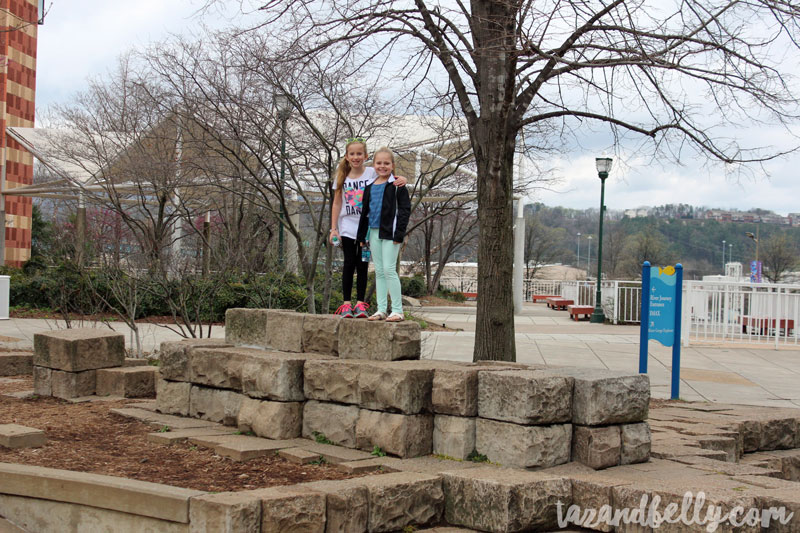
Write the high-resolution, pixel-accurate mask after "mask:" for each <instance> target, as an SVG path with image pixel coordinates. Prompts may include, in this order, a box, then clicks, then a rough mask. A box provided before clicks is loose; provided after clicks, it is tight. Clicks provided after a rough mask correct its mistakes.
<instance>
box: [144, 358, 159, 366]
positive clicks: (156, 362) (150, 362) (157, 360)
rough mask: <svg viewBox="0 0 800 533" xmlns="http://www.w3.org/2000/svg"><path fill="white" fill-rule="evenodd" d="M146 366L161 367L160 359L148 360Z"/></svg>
mask: <svg viewBox="0 0 800 533" xmlns="http://www.w3.org/2000/svg"><path fill="white" fill-rule="evenodd" d="M147 364H148V365H149V366H161V359H148V360H147Z"/></svg>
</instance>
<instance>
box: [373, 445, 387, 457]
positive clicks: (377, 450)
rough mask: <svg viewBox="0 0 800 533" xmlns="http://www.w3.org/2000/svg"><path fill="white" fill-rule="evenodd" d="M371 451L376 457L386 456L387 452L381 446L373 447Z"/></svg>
mask: <svg viewBox="0 0 800 533" xmlns="http://www.w3.org/2000/svg"><path fill="white" fill-rule="evenodd" d="M371 453H372V455H374V456H375V457H386V452H385V451H383V450H382V449H381V447H380V446H375V447H373V448H372V452H371Z"/></svg>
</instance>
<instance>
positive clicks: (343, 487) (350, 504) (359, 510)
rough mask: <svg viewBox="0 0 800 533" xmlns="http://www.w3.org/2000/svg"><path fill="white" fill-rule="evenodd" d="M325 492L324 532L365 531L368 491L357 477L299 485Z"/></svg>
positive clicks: (347, 532)
mask: <svg viewBox="0 0 800 533" xmlns="http://www.w3.org/2000/svg"><path fill="white" fill-rule="evenodd" d="M299 486H301V487H305V488H308V489H311V490H314V491H317V492H321V493H323V494H325V507H326V512H325V513H326V524H325V531H326V533H366V531H367V523H368V522H367V521H368V519H369V493H368V491H367V488H366V487H365V486H364V485H363V484H361V483H360V480H358V479H348V480H342V481H314V482H311V483H303V484H302V485H299Z"/></svg>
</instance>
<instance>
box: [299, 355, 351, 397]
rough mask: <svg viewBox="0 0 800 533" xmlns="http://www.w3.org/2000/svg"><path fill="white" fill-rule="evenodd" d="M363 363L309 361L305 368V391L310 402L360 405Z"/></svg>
mask: <svg viewBox="0 0 800 533" xmlns="http://www.w3.org/2000/svg"><path fill="white" fill-rule="evenodd" d="M362 366H363V362H362V361H355V360H345V361H343V360H339V359H330V360H308V361H306V363H305V366H304V367H303V391H304V394H305V397H306V398H307V399H309V400H320V401H323V402H337V403H346V404H353V405H358V403H359V401H360V395H359V389H358V376H359V374H360V373H361V367H362Z"/></svg>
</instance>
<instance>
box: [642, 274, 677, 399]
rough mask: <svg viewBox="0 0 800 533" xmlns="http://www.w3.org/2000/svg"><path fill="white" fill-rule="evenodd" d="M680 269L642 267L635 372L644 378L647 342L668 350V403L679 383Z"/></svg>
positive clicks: (675, 395) (674, 395)
mask: <svg viewBox="0 0 800 533" xmlns="http://www.w3.org/2000/svg"><path fill="white" fill-rule="evenodd" d="M682 291H683V266H681V264H680V263H678V264H677V265H675V266H674V267H673V266H667V267H663V268H662V267H650V262H648V261H645V262H644V264H643V265H642V309H641V315H640V317H641V329H640V331H641V333H640V337H639V372H640V373H642V374H647V356H648V353H647V345H648V342H649V341H650V339H654V340H657V341H658V342H660V343H661V344H663V345H664V346H672V395H671V397H672V399H673V400H676V399H678V397H679V396H678V395H679V392H680V382H681V297H682V295H683V292H682Z"/></svg>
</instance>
